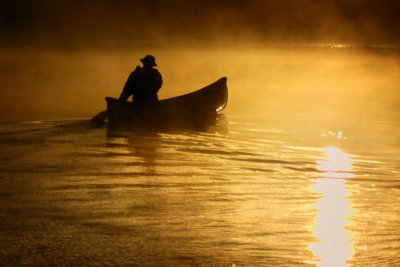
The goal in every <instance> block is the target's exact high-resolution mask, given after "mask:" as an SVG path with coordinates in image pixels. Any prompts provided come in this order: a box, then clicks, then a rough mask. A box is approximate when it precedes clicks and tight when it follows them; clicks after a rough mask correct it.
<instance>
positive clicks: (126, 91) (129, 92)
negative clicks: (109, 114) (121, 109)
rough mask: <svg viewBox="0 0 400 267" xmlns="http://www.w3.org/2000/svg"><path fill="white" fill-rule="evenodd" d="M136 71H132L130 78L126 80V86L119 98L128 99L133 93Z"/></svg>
mask: <svg viewBox="0 0 400 267" xmlns="http://www.w3.org/2000/svg"><path fill="white" fill-rule="evenodd" d="M134 74H135V72H132V73H131V74H130V75H129V77H128V79H127V80H126V82H125V85H124V88H123V89H122V93H121V95H120V96H119V98H118V99H119V100H122V101H127V100H128V98H129V97H130V96H131V95H132V94H133V87H134V81H133V80H134V77H135V75H134Z"/></svg>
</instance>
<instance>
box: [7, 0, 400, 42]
mask: <svg viewBox="0 0 400 267" xmlns="http://www.w3.org/2000/svg"><path fill="white" fill-rule="evenodd" d="M1 6H2V7H1V9H0V35H1V36H2V37H1V43H2V44H3V45H28V46H29V45H39V46H40V45H53V46H66V47H69V46H89V47H92V46H97V47H102V46H105V47H107V46H132V45H136V44H139V45H150V44H154V45H157V44H162V45H169V44H193V43H198V42H200V43H220V42H227V43H247V42H252V43H254V42H266V43H273V44H293V43H294V44H304V43H313V44H315V43H346V44H347V43H350V44H365V45H377V44H378V45H398V44H399V43H400V27H399V26H400V16H399V15H398V14H400V1H397V0H168V1H167V0H153V1H151V0H131V1H127V0H125V1H124V0H85V1H81V0H68V1H67V0H57V1H54V0H30V1H25V0H3V1H2V4H1Z"/></svg>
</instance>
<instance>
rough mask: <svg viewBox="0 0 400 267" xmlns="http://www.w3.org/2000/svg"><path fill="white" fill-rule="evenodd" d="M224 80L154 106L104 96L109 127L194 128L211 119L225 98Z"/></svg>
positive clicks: (226, 89) (224, 103) (225, 87)
mask: <svg viewBox="0 0 400 267" xmlns="http://www.w3.org/2000/svg"><path fill="white" fill-rule="evenodd" d="M226 81H227V79H226V78H225V77H224V78H221V79H219V80H218V81H216V82H214V83H212V84H210V85H208V86H206V87H204V88H202V89H200V90H197V91H195V92H192V93H189V94H186V95H182V96H178V97H173V98H168V99H165V100H161V101H160V102H158V103H157V104H155V105H151V106H140V105H135V104H133V103H131V102H125V101H120V100H118V99H115V98H111V97H106V101H107V116H108V122H109V127H110V128H119V127H123V128H127V127H128V128H130V127H140V128H142V127H144V128H174V127H182V126H184V127H185V126H189V127H197V126H201V125H204V124H206V123H208V122H210V121H211V120H213V119H215V117H216V115H217V112H219V111H221V110H223V109H224V108H225V106H226V104H227V101H228V87H227V85H226Z"/></svg>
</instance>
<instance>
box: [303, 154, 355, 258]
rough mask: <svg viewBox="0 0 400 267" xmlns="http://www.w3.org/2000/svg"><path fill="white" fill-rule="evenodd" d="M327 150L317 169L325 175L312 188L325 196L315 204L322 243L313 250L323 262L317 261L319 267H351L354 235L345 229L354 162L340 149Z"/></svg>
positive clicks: (348, 212)
mask: <svg viewBox="0 0 400 267" xmlns="http://www.w3.org/2000/svg"><path fill="white" fill-rule="evenodd" d="M323 151H324V152H325V157H324V158H323V159H321V160H318V161H317V167H316V168H317V170H318V171H321V172H322V175H321V177H320V178H318V179H316V183H315V184H313V185H312V186H311V187H312V188H313V189H314V190H316V191H317V192H319V193H321V194H322V197H321V199H320V200H319V202H318V203H317V204H316V205H315V208H316V209H317V216H316V221H315V227H314V229H313V232H314V235H315V237H316V238H317V239H318V241H317V242H315V243H312V244H311V246H310V250H311V251H312V252H313V253H314V255H315V256H316V257H317V258H318V259H319V260H317V261H315V262H313V263H314V264H316V265H317V266H347V264H346V262H347V261H348V260H350V259H351V257H352V256H353V254H354V252H353V250H352V247H353V246H352V243H351V236H350V235H351V233H350V232H349V231H348V230H346V229H345V226H346V225H347V224H348V221H347V220H346V218H347V217H348V216H349V214H350V212H351V210H350V207H349V206H350V205H349V202H348V201H347V199H346V196H349V195H350V193H349V191H348V189H347V187H346V183H345V179H347V178H352V177H353V174H352V173H351V169H352V159H351V158H350V155H348V154H346V153H344V152H342V151H341V150H340V149H339V148H337V147H325V148H323Z"/></svg>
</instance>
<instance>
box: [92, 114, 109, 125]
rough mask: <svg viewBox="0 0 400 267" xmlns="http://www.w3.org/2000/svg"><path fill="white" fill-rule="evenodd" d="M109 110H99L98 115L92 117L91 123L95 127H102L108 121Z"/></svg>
mask: <svg viewBox="0 0 400 267" xmlns="http://www.w3.org/2000/svg"><path fill="white" fill-rule="evenodd" d="M106 119H107V111H106V110H103V111H102V112H99V113H98V114H97V115H96V116H94V117H93V118H91V119H90V125H91V126H93V127H100V126H103V125H104V124H105V123H106Z"/></svg>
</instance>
